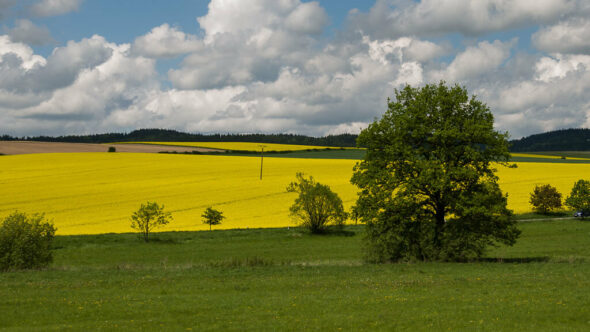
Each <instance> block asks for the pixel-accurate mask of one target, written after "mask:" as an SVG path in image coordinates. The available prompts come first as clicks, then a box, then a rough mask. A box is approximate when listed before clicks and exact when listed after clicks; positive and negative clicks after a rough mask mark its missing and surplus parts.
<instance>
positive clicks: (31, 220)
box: [0, 212, 55, 271]
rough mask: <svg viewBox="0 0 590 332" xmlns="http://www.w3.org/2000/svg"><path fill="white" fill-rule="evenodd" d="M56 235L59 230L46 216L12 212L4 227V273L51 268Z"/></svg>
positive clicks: (0, 250) (0, 229)
mask: <svg viewBox="0 0 590 332" xmlns="http://www.w3.org/2000/svg"><path fill="white" fill-rule="evenodd" d="M54 236H55V227H53V224H52V223H50V222H47V221H45V220H44V216H43V215H42V214H33V215H31V216H29V215H27V214H26V213H20V212H14V213H12V214H11V215H9V216H8V217H6V218H5V219H4V221H2V224H1V225H0V271H6V270H10V269H35V268H41V267H45V266H47V265H48V264H49V263H50V262H51V261H52V259H53V256H52V253H51V243H52V241H53V238H54Z"/></svg>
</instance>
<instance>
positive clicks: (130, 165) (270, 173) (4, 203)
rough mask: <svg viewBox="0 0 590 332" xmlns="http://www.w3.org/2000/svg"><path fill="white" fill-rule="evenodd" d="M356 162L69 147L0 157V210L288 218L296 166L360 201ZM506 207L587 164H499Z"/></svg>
mask: <svg viewBox="0 0 590 332" xmlns="http://www.w3.org/2000/svg"><path fill="white" fill-rule="evenodd" d="M355 162H356V161H353V160H338V159H296V158H265V159H264V173H263V179H262V180H260V179H259V176H260V158H256V157H236V156H208V155H168V154H140V153H135V154H131V153H129V154H126V153H69V154H31V155H15V156H2V157H0V197H2V199H1V200H0V218H1V217H5V216H6V215H8V214H9V213H11V212H13V211H14V210H17V209H18V210H19V211H23V212H29V213H31V212H45V213H46V216H47V217H48V218H50V219H53V220H54V222H55V225H56V227H57V228H58V230H57V233H58V234H94V233H108V232H131V231H132V229H131V228H130V226H129V225H130V219H129V218H130V216H131V214H132V213H133V212H134V211H136V210H137V209H138V208H139V206H140V204H141V203H144V202H146V201H155V202H158V203H160V204H164V205H165V208H166V210H167V211H170V212H172V215H173V217H174V220H173V221H172V222H171V223H170V224H169V225H167V226H166V227H165V228H162V229H159V230H162V231H166V230H205V229H207V227H208V226H207V225H204V224H203V223H202V221H201V214H202V213H203V211H204V210H205V209H206V208H207V207H208V206H213V207H214V208H215V209H218V210H220V211H222V212H223V214H224V216H226V219H224V221H223V222H222V224H221V225H219V226H216V227H214V228H215V229H227V228H259V227H286V226H293V222H292V220H291V219H290V218H289V216H288V214H289V212H288V210H289V206H290V205H291V204H292V203H293V200H294V199H295V194H290V193H287V192H286V190H285V189H286V187H287V185H288V184H289V183H290V182H291V181H293V180H294V179H295V173H296V172H305V173H306V174H309V175H312V176H314V178H315V179H316V180H317V181H319V182H321V183H325V184H327V185H329V186H330V187H331V188H332V190H334V191H335V192H337V193H338V194H339V195H340V197H341V198H342V200H343V202H344V204H345V208H346V209H349V208H350V206H351V205H352V204H353V203H354V201H355V199H356V188H355V187H354V186H353V185H351V184H350V177H351V175H352V167H353V165H354V164H355ZM498 174H499V176H500V185H501V187H502V189H503V190H505V191H507V192H508V193H509V198H508V201H509V207H510V208H511V209H514V210H515V212H517V213H520V212H526V211H530V210H531V208H530V206H529V204H528V199H529V193H530V192H531V191H532V189H533V187H534V185H535V184H542V183H550V184H551V185H553V186H555V187H557V188H558V190H559V191H560V192H562V193H563V194H564V196H565V195H567V194H568V193H569V191H570V189H571V187H572V185H573V183H574V182H575V181H576V180H578V179H580V178H588V174H590V164H565V163H519V168H517V169H508V168H505V167H499V173H498Z"/></svg>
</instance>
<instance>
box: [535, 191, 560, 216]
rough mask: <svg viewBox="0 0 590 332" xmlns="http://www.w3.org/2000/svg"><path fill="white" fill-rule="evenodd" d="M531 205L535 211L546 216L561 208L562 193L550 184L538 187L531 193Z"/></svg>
mask: <svg viewBox="0 0 590 332" xmlns="http://www.w3.org/2000/svg"><path fill="white" fill-rule="evenodd" d="M530 203H531V205H532V206H533V207H534V209H535V211H537V212H539V213H543V214H545V213H547V212H549V211H551V210H554V209H559V208H561V193H559V192H558V191H557V188H555V187H553V186H551V185H550V184H545V185H541V186H539V185H537V186H535V189H533V192H532V193H531V199H530Z"/></svg>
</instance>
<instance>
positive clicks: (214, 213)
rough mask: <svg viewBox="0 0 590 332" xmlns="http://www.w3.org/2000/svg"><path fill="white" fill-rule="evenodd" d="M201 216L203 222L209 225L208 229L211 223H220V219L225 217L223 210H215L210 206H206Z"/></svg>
mask: <svg viewBox="0 0 590 332" xmlns="http://www.w3.org/2000/svg"><path fill="white" fill-rule="evenodd" d="M201 217H203V223H204V224H207V225H209V230H211V226H212V225H219V224H221V221H222V220H223V219H224V218H225V217H224V216H223V212H221V211H218V210H215V209H214V208H212V207H208V208H207V209H206V210H205V212H203V214H202V215H201Z"/></svg>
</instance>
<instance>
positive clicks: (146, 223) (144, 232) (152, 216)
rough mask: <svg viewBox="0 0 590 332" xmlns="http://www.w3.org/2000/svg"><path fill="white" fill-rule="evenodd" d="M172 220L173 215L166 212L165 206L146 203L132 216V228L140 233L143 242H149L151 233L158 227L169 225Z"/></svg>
mask: <svg viewBox="0 0 590 332" xmlns="http://www.w3.org/2000/svg"><path fill="white" fill-rule="evenodd" d="M170 220H172V214H171V213H170V212H166V211H164V205H159V204H158V203H156V202H146V203H145V204H141V206H140V207H139V209H138V210H137V211H135V212H133V214H132V215H131V228H133V229H135V230H137V231H139V233H140V235H141V237H142V238H143V240H144V241H145V242H148V241H149V239H150V233H151V232H153V231H154V229H156V228H158V227H161V226H164V225H167V224H168V223H169V222H170Z"/></svg>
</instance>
